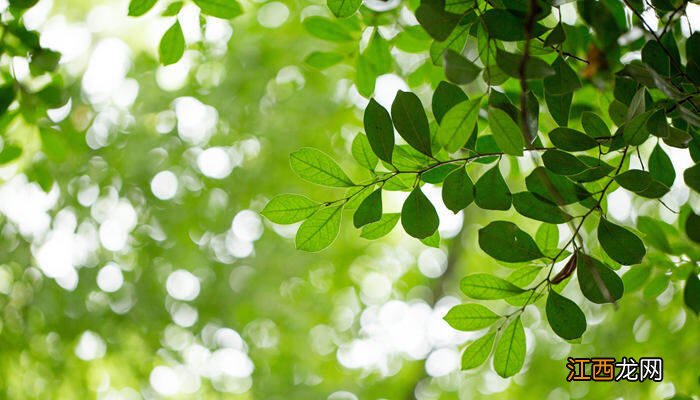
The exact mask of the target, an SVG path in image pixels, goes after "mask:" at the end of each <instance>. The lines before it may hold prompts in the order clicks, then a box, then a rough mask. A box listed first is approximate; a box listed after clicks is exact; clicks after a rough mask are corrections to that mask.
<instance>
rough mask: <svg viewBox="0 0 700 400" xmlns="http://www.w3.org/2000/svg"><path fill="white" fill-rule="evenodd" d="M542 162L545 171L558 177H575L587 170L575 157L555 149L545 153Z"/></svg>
mask: <svg viewBox="0 0 700 400" xmlns="http://www.w3.org/2000/svg"><path fill="white" fill-rule="evenodd" d="M542 162H544V166H545V167H547V169H549V170H550V171H552V172H554V173H555V174H558V175H576V174H580V173H581V172H583V171H585V170H587V169H588V166H587V165H586V164H584V163H583V161H581V160H579V159H578V158H576V156H573V155H571V154H569V153H567V152H564V151H561V150H555V149H551V150H547V151H545V152H544V154H542Z"/></svg>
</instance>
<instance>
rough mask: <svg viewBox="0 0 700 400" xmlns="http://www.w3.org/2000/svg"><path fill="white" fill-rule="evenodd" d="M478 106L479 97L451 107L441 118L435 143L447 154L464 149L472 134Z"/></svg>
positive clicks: (477, 114) (477, 116)
mask: <svg viewBox="0 0 700 400" xmlns="http://www.w3.org/2000/svg"><path fill="white" fill-rule="evenodd" d="M480 105H481V97H479V98H476V99H472V100H466V101H463V102H461V103H459V104H457V105H455V106H454V107H452V108H451V109H450V110H449V111H448V112H447V113H446V114H445V116H444V117H443V118H442V122H441V123H440V126H439V127H438V130H437V141H438V143H440V145H441V146H442V147H443V148H444V149H445V150H447V151H448V152H449V153H454V152H455V151H457V150H459V149H461V148H462V147H464V145H465V144H466V143H467V142H468V141H469V139H470V138H471V136H472V135H473V134H474V127H475V126H476V121H477V119H478V118H479V107H480Z"/></svg>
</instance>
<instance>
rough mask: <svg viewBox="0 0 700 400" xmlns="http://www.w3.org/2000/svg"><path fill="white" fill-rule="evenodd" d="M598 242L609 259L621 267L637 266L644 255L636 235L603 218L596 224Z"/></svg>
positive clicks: (644, 251)
mask: <svg viewBox="0 0 700 400" xmlns="http://www.w3.org/2000/svg"><path fill="white" fill-rule="evenodd" d="M598 240H599V241H600V245H601V246H602V247H603V250H605V252H606V253H607V254H608V255H609V256H610V258H612V259H613V260H615V261H617V262H619V263H620V264H622V265H633V264H639V263H640V262H642V259H643V258H644V255H645V254H646V249H645V248H644V243H642V241H641V239H639V238H638V237H637V235H635V234H634V233H632V232H631V231H630V230H628V229H625V228H623V227H621V226H619V225H615V224H613V223H612V222H610V221H608V220H606V219H605V218H601V219H600V222H599V223H598Z"/></svg>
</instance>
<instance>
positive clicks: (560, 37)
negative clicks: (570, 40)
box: [543, 22, 566, 47]
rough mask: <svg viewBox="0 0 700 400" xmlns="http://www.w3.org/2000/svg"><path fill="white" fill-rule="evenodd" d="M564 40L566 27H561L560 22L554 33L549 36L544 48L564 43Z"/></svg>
mask: <svg viewBox="0 0 700 400" xmlns="http://www.w3.org/2000/svg"><path fill="white" fill-rule="evenodd" d="M564 40H566V33H564V27H563V26H562V25H561V22H559V23H558V24H557V26H555V27H554V29H552V32H550V33H549V35H547V38H546V39H545V40H544V44H543V46H544V47H552V46H554V45H557V44H561V43H564Z"/></svg>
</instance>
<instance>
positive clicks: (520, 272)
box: [506, 265, 543, 287]
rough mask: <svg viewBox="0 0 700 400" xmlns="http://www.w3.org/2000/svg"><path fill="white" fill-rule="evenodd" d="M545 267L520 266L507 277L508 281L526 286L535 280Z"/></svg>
mask: <svg viewBox="0 0 700 400" xmlns="http://www.w3.org/2000/svg"><path fill="white" fill-rule="evenodd" d="M542 269H543V267H540V266H536V265H531V266H527V267H520V268H518V269H516V270H513V272H512V273H511V274H510V275H508V278H507V279H506V280H507V281H508V282H510V283H512V284H514V285H515V286H519V287H522V286H526V285H529V284H530V283H532V281H534V280H535V278H536V277H537V275H539V274H540V272H542Z"/></svg>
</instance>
